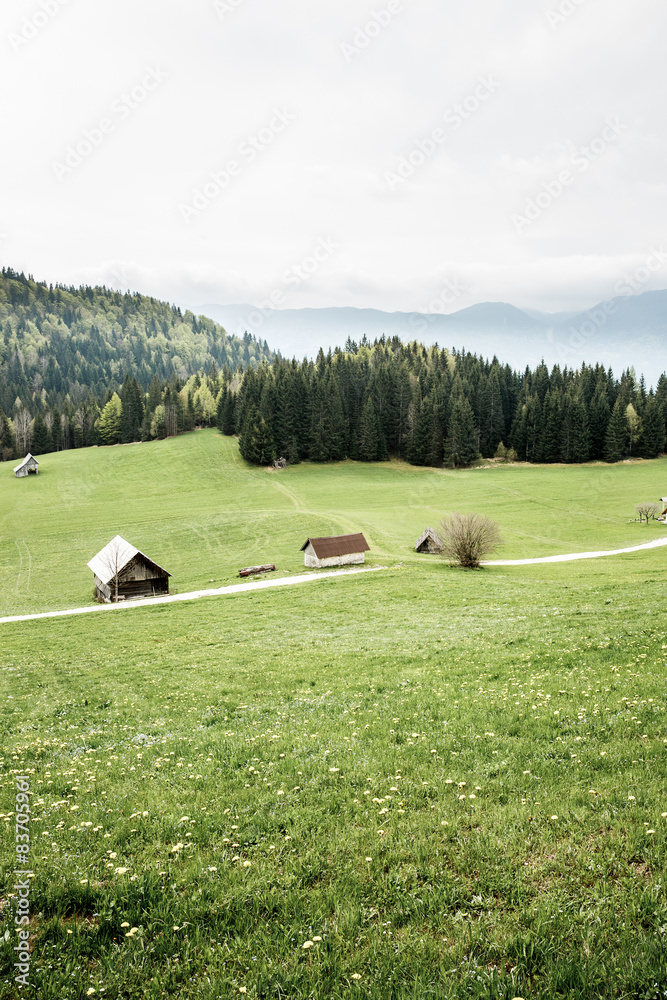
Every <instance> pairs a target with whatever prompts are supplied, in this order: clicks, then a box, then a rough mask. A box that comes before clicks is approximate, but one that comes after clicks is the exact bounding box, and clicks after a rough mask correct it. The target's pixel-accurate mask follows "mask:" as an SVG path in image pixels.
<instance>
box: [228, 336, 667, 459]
mask: <svg viewBox="0 0 667 1000" xmlns="http://www.w3.org/2000/svg"><path fill="white" fill-rule="evenodd" d="M666 420H667V377H666V376H665V375H663V376H662V377H661V378H660V381H659V383H658V385H657V387H656V391H655V392H654V391H653V389H650V390H648V391H647V389H646V386H645V384H644V380H643V378H640V379H639V380H637V378H636V377H635V374H634V372H632V371H631V370H630V371H626V372H624V373H623V375H622V376H621V378H620V380H617V379H615V378H614V376H613V374H612V372H611V371H607V370H605V369H604V368H603V367H602V366H601V365H595V366H587V365H584V366H582V368H581V369H579V370H576V371H574V370H571V369H568V368H564V369H560V368H559V367H558V366H556V367H554V368H552V370H551V371H549V370H548V369H547V367H546V366H545V365H544V364H541V365H539V366H538V367H537V368H536V369H535V371H531V370H530V369H528V368H527V369H526V370H525V371H524V372H522V373H519V372H516V371H513V370H512V369H511V368H510V367H509V366H508V365H504V366H503V365H501V364H500V362H499V361H498V360H497V358H493V360H492V361H487V360H484V359H482V358H480V357H477V356H475V355H474V354H469V353H466V352H464V351H462V352H457V351H452V352H450V351H448V350H446V349H439V348H437V347H432V348H425V347H423V346H422V345H420V344H417V343H409V344H403V343H401V342H400V341H399V340H397V339H392V340H390V341H387V340H385V339H384V338H383V339H381V340H379V341H376V342H375V343H373V344H372V345H371V344H366V343H362V344H361V345H357V344H354V343H352V342H350V341H348V343H347V344H346V348H345V350H344V351H336V352H335V353H333V354H331V353H330V354H329V355H327V356H326V357H325V355H324V354H323V352H322V351H320V353H319V355H318V357H317V360H316V361H315V362H310V361H304V362H303V363H301V364H299V363H298V362H296V361H291V362H290V361H285V360H283V359H276V360H275V361H274V362H273V364H272V365H264V364H262V365H259V367H258V368H257V369H248V370H247V371H246V372H245V373H244V375H243V379H242V381H241V383H240V386H239V388H238V390H237V391H235V390H234V387H232V386H227V387H225V388H223V390H222V392H221V394H220V397H219V401H218V423H219V426H220V428H221V430H222V431H223V433H225V434H233V433H238V434H239V438H240V448H241V454H242V455H243V457H244V458H246V459H247V460H248V461H249V462H253V463H258V464H266V463H268V462H270V461H272V460H273V459H275V458H276V457H278V456H282V457H284V458H286V459H287V460H288V461H289V462H298V461H300V460H301V459H305V458H308V459H310V460H311V461H316V462H327V461H337V460H340V459H343V458H353V459H359V460H361V461H365V462H373V461H381V460H383V459H387V458H388V457H390V456H398V457H400V458H404V459H406V460H407V461H408V462H411V463H412V464H414V465H442V464H443V463H444V464H445V465H449V466H452V467H457V466H465V465H469V464H470V463H471V462H473V461H474V460H475V459H477V458H478V457H480V456H481V457H487V458H490V457H494V456H497V457H509V458H518V459H519V460H523V461H529V462H586V461H589V460H591V459H602V460H604V461H609V462H616V461H619V460H620V459H623V458H625V457H629V456H641V457H646V458H654V457H655V456H657V455H658V454H660V452H661V451H662V449H663V447H664V444H665V434H666Z"/></svg>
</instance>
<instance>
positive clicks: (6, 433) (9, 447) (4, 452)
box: [0, 409, 16, 462]
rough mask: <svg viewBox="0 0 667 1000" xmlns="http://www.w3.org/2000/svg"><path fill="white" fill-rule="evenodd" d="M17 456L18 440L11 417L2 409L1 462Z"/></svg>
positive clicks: (0, 423)
mask: <svg viewBox="0 0 667 1000" xmlns="http://www.w3.org/2000/svg"><path fill="white" fill-rule="evenodd" d="M15 456H16V439H15V437H14V428H13V427H12V425H11V423H10V420H9V417H8V416H7V414H6V413H3V412H2V409H0V462H6V461H8V460H9V459H10V458H15Z"/></svg>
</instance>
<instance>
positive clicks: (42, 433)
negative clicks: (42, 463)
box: [32, 413, 51, 455]
mask: <svg viewBox="0 0 667 1000" xmlns="http://www.w3.org/2000/svg"><path fill="white" fill-rule="evenodd" d="M48 451H51V435H50V433H49V428H48V427H47V426H46V423H45V422H44V417H43V416H42V414H41V413H38V414H37V416H36V417H35V422H34V424H33V428H32V452H33V454H34V455H45V454H46V453H47V452H48Z"/></svg>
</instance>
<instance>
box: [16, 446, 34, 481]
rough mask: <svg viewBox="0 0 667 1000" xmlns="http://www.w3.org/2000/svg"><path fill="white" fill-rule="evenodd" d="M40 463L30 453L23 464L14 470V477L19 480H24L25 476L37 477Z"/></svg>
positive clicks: (20, 463)
mask: <svg viewBox="0 0 667 1000" xmlns="http://www.w3.org/2000/svg"><path fill="white" fill-rule="evenodd" d="M38 466H39V462H38V461H37V459H36V458H33V457H32V455H31V454H30V452H28V454H27V455H26V457H25V458H24V459H23V461H22V462H19V464H18V465H17V466H16V467H15V468H14V475H15V476H16V478H17V479H22V478H23V477H24V476H36V475H37V473H38V472H39V468H38Z"/></svg>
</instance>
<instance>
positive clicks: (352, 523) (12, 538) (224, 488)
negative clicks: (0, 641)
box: [0, 430, 667, 615]
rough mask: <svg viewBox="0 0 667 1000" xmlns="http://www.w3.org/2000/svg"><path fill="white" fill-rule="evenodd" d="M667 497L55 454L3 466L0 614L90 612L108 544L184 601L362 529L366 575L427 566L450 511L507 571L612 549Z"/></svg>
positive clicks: (638, 470) (205, 451) (575, 479)
mask: <svg viewBox="0 0 667 1000" xmlns="http://www.w3.org/2000/svg"><path fill="white" fill-rule="evenodd" d="M666 491H667V460H665V459H660V460H657V461H654V462H637V463H633V464H631V465H626V464H621V465H617V466H608V465H602V464H599V465H586V466H581V467H569V468H567V467H563V466H535V467H520V466H495V467H493V466H490V465H488V464H487V465H486V466H483V467H481V468H478V469H472V470H470V471H464V472H461V471H456V472H452V471H447V470H434V469H419V468H415V467H414V466H409V465H406V464H404V463H402V462H387V463H382V464H379V465H374V466H372V467H369V466H367V465H363V464H361V463H357V462H344V463H340V464H336V465H324V466H323V465H300V466H295V467H292V468H289V469H287V470H285V471H283V472H279V473H276V472H267V471H266V470H265V469H257V468H252V467H250V466H248V465H246V463H245V462H244V461H243V460H242V459H241V458H240V457H239V454H238V446H237V443H236V441H235V440H234V439H232V438H225V437H222V436H221V435H220V434H218V433H217V432H216V431H212V430H211V431H198V432H196V433H194V434H184V435H182V436H181V437H179V438H176V439H173V440H168V441H160V442H154V443H151V444H132V445H124V446H117V447H115V448H88V449H84V450H82V451H65V452H60V453H59V454H55V455H47V456H44V457H43V458H42V459H41V460H40V473H39V475H38V476H31V477H30V478H27V479H16V478H15V477H14V476H13V475H12V472H11V467H10V463H6V464H3V465H0V614H7V615H9V614H21V613H30V612H35V611H43V610H47V609H50V608H68V607H77V606H79V605H82V604H86V603H88V602H89V601H90V600H91V596H92V574H91V572H90V570H89V569H88V568H87V566H86V563H87V562H88V560H89V559H90V558H91V557H92V556H93V555H94V554H95V553H96V552H98V551H99V550H100V549H101V548H102V547H103V545H105V544H106V543H107V542H108V541H109V540H110V539H111V538H112V537H113V536H114V535H115V534H117V533H119V534H121V535H123V536H124V537H126V538H128V539H129V541H131V542H132V543H134V544H135V545H137V546H138V547H139V548H140V549H142V551H144V552H146V553H147V554H148V555H150V556H151V557H152V558H153V559H155V560H156V561H157V562H158V563H160V564H161V565H163V566H164V567H165V568H166V569H168V570H169V571H170V572H171V573H172V574H173V582H172V589H174V590H176V591H179V590H180V591H181V592H186V591H190V590H195V589H198V588H200V587H202V586H204V587H210V586H211V582H213V583H214V584H215V585H216V586H222V585H224V584H225V583H231V582H233V581H234V580H235V579H236V578H237V577H236V574H237V572H238V570H239V568H240V567H241V566H248V565H255V564H256V563H264V562H275V563H276V564H277V566H278V570H279V572H281V573H284V572H294V571H295V570H298V569H302V568H303V556H302V554H301V552H300V551H299V549H300V547H301V545H302V544H303V542H304V541H305V539H306V538H307V537H308V536H309V535H310V536H317V535H325V534H344V533H347V532H354V531H363V532H364V533H365V534H366V537H367V538H368V540H369V542H370V544H371V547H372V553H371V554H370V558H369V562H370V563H371V564H373V563H375V564H383V563H386V562H387V560H389V561H392V562H395V561H404V562H406V563H408V564H409V563H412V564H414V566H415V567H416V566H423V557H420V556H416V555H415V553H414V551H413V546H414V542H415V539H416V538H418V536H419V535H420V534H421V532H422V531H423V530H424V528H425V527H426V526H427V525H428V524H430V525H431V526H432V527H434V528H437V526H438V522H439V521H440V518H441V517H442V516H443V514H445V513H447V512H451V511H454V510H463V511H467V510H476V511H479V512H480V513H484V514H488V515H489V516H490V517H493V518H494V519H495V520H497V521H498V522H499V523H500V525H501V527H502V531H503V535H504V537H505V540H506V545H505V546H504V548H503V549H502V551H501V552H500V553H499V555H501V556H502V557H503V558H515V557H516V558H523V557H531V556H541V555H552V554H556V553H562V552H574V551H579V550H586V549H591V548H593V549H604V548H609V549H614V548H620V547H623V546H626V545H628V546H629V545H633V544H637V543H638V542H641V541H644V540H646V539H649V538H654V537H657V535H659V534H664V533H665V528H664V526H658V525H655V524H652V525H650V526H649V527H648V528H647V527H646V526H645V525H643V526H642V525H639V524H638V523H637V522H633V523H629V519H631V518H633V517H634V505H635V503H637V502H638V501H639V500H645V499H649V500H650V499H657V497H658V496H660V495H664V494H665V492H666Z"/></svg>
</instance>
